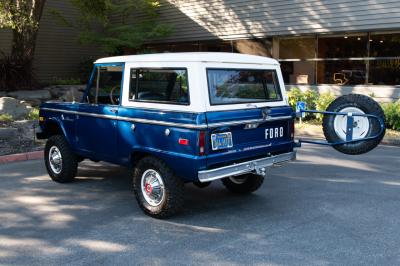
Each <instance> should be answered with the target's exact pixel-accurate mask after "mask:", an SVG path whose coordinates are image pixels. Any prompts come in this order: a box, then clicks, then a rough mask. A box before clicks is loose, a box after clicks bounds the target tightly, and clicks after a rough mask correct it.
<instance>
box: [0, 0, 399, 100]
mask: <svg viewBox="0 0 400 266" xmlns="http://www.w3.org/2000/svg"><path fill="white" fill-rule="evenodd" d="M48 1H49V5H51V3H52V4H53V5H54V4H55V3H56V2H64V1H55V0H48ZM161 3H162V6H161V9H160V19H161V20H162V21H163V22H165V23H169V24H172V25H173V27H174V33H173V34H172V35H170V36H169V37H167V38H164V39H162V40H157V41H152V42H151V43H148V44H146V45H145V47H144V49H146V50H150V51H152V52H167V51H168V52H181V51H226V52H240V53H247V54H256V55H262V56H270V57H274V58H276V59H278V60H279V61H280V62H281V65H282V70H283V75H284V79H285V82H286V83H287V84H288V87H289V88H290V87H294V86H296V87H300V88H301V89H306V88H314V89H317V90H319V91H328V90H329V91H332V92H334V93H335V94H338V95H339V94H343V93H349V92H356V93H364V94H370V95H374V96H375V97H377V98H379V99H380V100H382V101H387V100H392V99H397V98H400V1H398V0H397V1H393V0H366V1H361V0H354V1H346V0H309V1H305V0H291V1H289V0H214V1H207V0H163V1H161ZM71 13H73V11H72V10H71ZM43 24H45V22H44V23H43ZM43 27H44V28H45V26H43ZM49 28H51V29H55V27H54V26H52V27H50V26H49ZM42 31H45V29H43V30H42ZM63 31H64V30H63ZM54 34H58V35H59V36H60V38H62V37H61V35H63V34H64V33H61V32H60V31H57V33H55V32H54ZM68 34H73V33H70V32H69V33H68ZM45 35H46V34H45V33H43V34H42V36H41V34H39V38H42V40H43V39H44V37H43V36H45ZM0 36H1V33H0ZM56 42H57V46H58V49H62V50H63V49H67V51H68V54H70V55H72V54H77V55H82V54H85V55H87V54H86V53H85V52H83V50H82V49H81V48H80V46H75V47H71V45H70V44H69V43H68V42H67V44H61V43H60V42H61V41H60V40H56ZM1 45H2V41H1V40H0V48H1ZM50 46H52V47H50ZM64 46H67V47H66V48H64ZM45 47H46V48H45V49H43V47H42V45H41V44H40V43H39V44H38V48H39V51H38V53H39V54H40V53H44V51H43V50H46V49H47V50H48V49H54V45H53V43H52V41H51V40H49V41H48V42H46V46H45ZM40 49H42V52H41V50H40ZM58 49H57V50H58ZM47 50H46V51H47ZM90 52H91V53H93V50H92V51H90ZM135 52H137V51H127V53H135ZM54 56H55V55H54ZM76 57H77V56H75V57H73V56H71V57H68V58H66V60H67V61H68V62H70V61H71V62H72V61H74V60H76ZM40 60H44V59H42V58H41V57H40V56H39V59H38V61H40ZM46 60H48V59H46ZM53 60H55V59H53ZM57 60H60V61H59V62H63V61H62V60H63V58H60V59H57ZM50 63H52V62H44V61H42V64H39V65H40V66H43V67H44V65H46V64H50ZM62 67H66V66H62ZM46 71H47V70H46ZM69 71H70V70H68V71H65V73H70V72H69ZM60 73H61V72H60ZM63 73H64V72H63ZM71 73H72V72H71Z"/></svg>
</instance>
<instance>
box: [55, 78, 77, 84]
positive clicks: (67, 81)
mask: <svg viewBox="0 0 400 266" xmlns="http://www.w3.org/2000/svg"><path fill="white" fill-rule="evenodd" d="M51 83H52V84H54V85H81V84H82V83H81V81H80V79H77V78H53V80H52V82H51Z"/></svg>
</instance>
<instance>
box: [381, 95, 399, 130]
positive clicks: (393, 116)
mask: <svg viewBox="0 0 400 266" xmlns="http://www.w3.org/2000/svg"><path fill="white" fill-rule="evenodd" d="M382 108H383V111H384V112H385V117H386V125H387V127H388V128H391V129H394V130H400V100H397V101H396V102H393V103H384V104H382Z"/></svg>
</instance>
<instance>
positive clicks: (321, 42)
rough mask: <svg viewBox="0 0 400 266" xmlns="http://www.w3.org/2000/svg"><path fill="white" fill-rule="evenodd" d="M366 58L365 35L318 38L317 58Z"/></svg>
mask: <svg viewBox="0 0 400 266" xmlns="http://www.w3.org/2000/svg"><path fill="white" fill-rule="evenodd" d="M366 56H367V35H365V34H363V35H361V34H360V35H345V36H339V37H336V36H335V37H319V38H318V57H319V58H346V57H366Z"/></svg>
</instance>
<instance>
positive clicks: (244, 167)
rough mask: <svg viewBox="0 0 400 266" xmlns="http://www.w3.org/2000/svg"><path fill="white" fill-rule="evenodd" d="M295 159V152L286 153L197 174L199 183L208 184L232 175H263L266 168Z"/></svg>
mask: <svg viewBox="0 0 400 266" xmlns="http://www.w3.org/2000/svg"><path fill="white" fill-rule="evenodd" d="M295 159H296V152H295V151H293V152H288V153H283V154H279V155H275V156H270V157H265V158H261V159H257V160H252V161H247V162H243V163H238V164H232V165H228V166H224V167H220V168H216V169H211V170H204V171H199V172H198V179H199V181H200V182H208V181H212V180H216V179H221V178H225V177H228V176H233V175H240V174H246V173H251V172H256V173H258V174H263V173H265V170H266V168H268V167H272V166H274V165H276V164H282V163H285V162H289V161H293V160H295Z"/></svg>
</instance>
